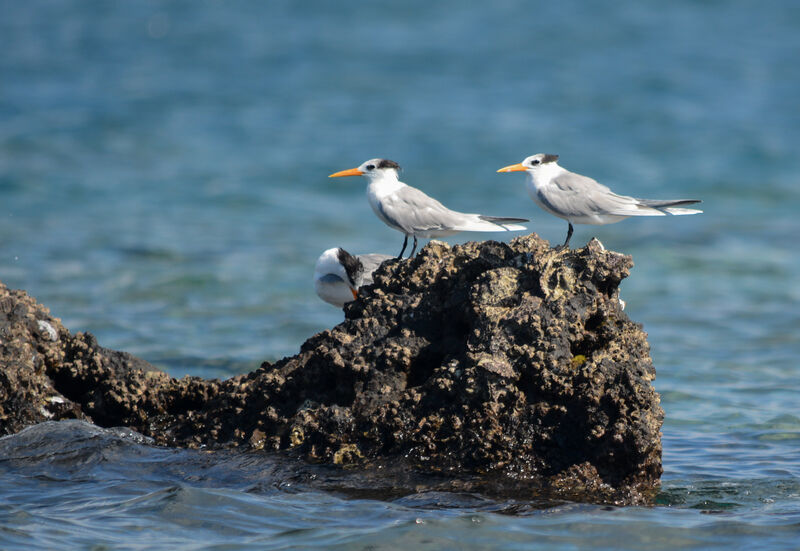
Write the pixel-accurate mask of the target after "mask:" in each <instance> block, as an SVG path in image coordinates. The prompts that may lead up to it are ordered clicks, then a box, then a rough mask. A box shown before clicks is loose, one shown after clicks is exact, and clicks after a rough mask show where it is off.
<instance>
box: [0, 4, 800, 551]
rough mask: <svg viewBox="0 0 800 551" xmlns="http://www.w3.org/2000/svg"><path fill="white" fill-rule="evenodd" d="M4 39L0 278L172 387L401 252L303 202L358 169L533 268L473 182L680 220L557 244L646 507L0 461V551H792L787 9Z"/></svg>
mask: <svg viewBox="0 0 800 551" xmlns="http://www.w3.org/2000/svg"><path fill="white" fill-rule="evenodd" d="M0 44H1V45H2V54H1V55H0V281H3V282H4V283H6V284H7V285H9V286H10V287H12V288H23V289H25V290H27V291H28V292H30V293H31V294H32V295H33V296H35V297H36V298H37V299H38V300H40V301H41V302H42V303H43V304H45V305H47V306H49V307H50V309H51V311H52V312H53V314H54V315H56V316H58V317H60V318H61V319H62V320H63V322H64V323H65V325H66V326H67V327H69V328H70V329H71V330H72V331H79V330H84V331H91V332H92V333H94V334H95V335H97V337H98V339H99V341H100V342H101V344H103V345H104V346H107V347H110V348H115V349H123V350H127V351H130V352H132V353H134V354H136V355H138V356H141V357H143V358H144V359H147V360H148V361H150V362H152V363H154V364H156V365H158V366H159V367H161V368H163V369H165V370H167V371H168V372H169V373H171V374H173V375H175V376H182V375H185V374H192V375H201V376H205V377H228V376H230V375H233V374H236V373H243V372H247V371H250V370H252V369H254V368H255V367H256V366H258V364H259V363H260V362H261V361H262V360H265V359H267V360H275V359H278V358H280V357H282V356H285V355H291V354H293V353H295V352H296V351H297V350H298V348H299V345H300V344H301V343H302V342H303V341H304V340H305V339H306V338H307V337H309V336H310V335H312V334H314V333H315V332H317V331H320V330H322V329H324V328H327V327H331V326H333V325H335V324H336V323H338V322H339V321H340V320H341V318H342V314H341V312H339V311H337V310H336V309H334V308H332V307H330V306H329V305H327V304H325V303H323V302H321V301H320V300H319V299H318V298H317V297H316V296H315V294H314V292H313V287H312V285H311V273H312V270H313V265H314V261H315V260H316V257H317V256H318V255H319V254H320V252H322V250H324V249H326V248H328V247H332V246H342V247H344V248H346V249H348V250H350V251H351V252H354V253H360V252H382V253H387V254H395V253H397V252H398V251H399V248H400V245H401V242H402V240H401V236H400V234H398V233H397V232H394V231H393V230H391V229H389V228H387V227H386V226H384V225H383V224H382V223H381V222H380V221H379V220H378V219H377V218H376V217H375V216H374V215H373V213H372V212H371V210H370V208H369V206H368V204H367V202H366V198H365V193H364V191H365V185H364V182H363V180H361V179H358V178H342V179H333V180H332V179H328V178H327V177H326V176H327V175H328V174H330V173H331V172H334V171H337V170H342V169H346V168H351V167H354V166H357V165H358V164H360V163H361V162H362V161H364V160H366V159H368V158H371V157H376V156H381V157H387V158H391V159H393V160H395V161H397V162H399V163H400V164H401V165H402V166H403V167H404V171H403V179H404V180H405V181H407V182H408V183H411V184H412V185H416V186H418V187H420V188H422V189H424V190H425V191H426V192H428V193H429V194H431V195H433V196H435V197H437V198H438V199H440V200H442V201H443V202H444V203H445V204H447V205H448V206H450V207H452V208H456V209H459V210H465V211H479V212H483V213H486V214H490V215H501V216H524V217H529V218H531V219H532V221H531V223H530V225H529V227H530V228H531V229H532V230H534V231H536V232H537V233H538V234H539V235H541V236H543V237H545V238H546V239H549V240H550V241H551V242H552V243H560V242H561V241H562V240H563V238H564V235H565V232H566V223H565V222H564V221H562V220H559V219H556V218H553V217H550V216H549V215H547V214H546V213H544V212H542V211H541V210H539V209H538V207H536V206H535V205H534V204H533V203H532V202H531V201H530V200H529V199H528V197H527V194H526V192H525V189H524V177H523V176H522V175H519V174H496V173H495V171H496V170H497V169H498V168H500V167H502V166H505V165H508V164H512V163H516V162H519V161H520V160H522V159H523V158H524V157H525V156H527V155H530V154H533V153H536V152H548V153H557V154H559V155H560V156H561V164H562V165H563V166H565V167H567V168H569V169H571V170H574V171H577V172H581V173H584V174H588V175H591V176H592V177H594V178H596V179H598V180H599V181H600V182H602V183H605V184H607V185H610V186H611V187H613V188H614V189H615V190H616V191H618V192H621V193H625V194H630V195H636V196H640V197H652V198H682V197H689V198H700V199H703V201H704V203H703V205H702V208H703V209H704V210H705V213H704V214H702V215H700V216H692V217H681V218H652V219H636V220H626V221H624V222H621V223H619V224H616V225H611V226H603V227H592V226H577V227H576V231H575V236H574V237H573V241H572V243H573V245H575V246H580V245H582V244H583V243H585V242H586V241H588V240H589V238H591V237H592V236H597V237H598V238H599V239H600V240H601V241H602V242H603V243H604V244H605V245H606V247H608V248H612V249H614V250H618V251H622V252H625V253H627V254H631V255H633V257H634V261H635V263H636V266H635V268H634V269H633V272H632V274H631V276H630V278H629V279H627V280H626V281H625V282H623V285H622V298H623V299H624V300H626V302H627V309H626V312H627V313H628V315H629V316H630V317H631V318H632V319H634V320H635V321H638V322H641V323H643V324H644V328H645V330H646V331H647V332H648V333H649V341H650V344H651V349H652V350H651V352H652V356H653V359H654V362H655V365H656V368H657V370H658V378H657V380H656V382H655V385H656V388H657V390H658V391H659V392H660V393H661V396H662V405H663V407H664V410H665V412H666V420H665V423H664V428H663V433H664V469H665V472H664V477H663V491H662V493H661V494H660V496H659V502H660V503H661V504H662V506H658V507H654V508H603V507H597V506H588V505H573V504H565V505H562V506H557V507H553V508H550V509H546V510H535V511H534V510H527V509H526V508H525V506H524V504H523V505H521V506H520V505H519V504H513V505H509V504H508V503H502V502H491V500H489V503H486V502H484V501H481V499H482V498H479V497H476V496H471V497H469V499H467V498H466V497H464V496H458V495H433V496H430V495H426V494H423V495H411V496H405V497H402V498H395V499H388V500H376V499H357V498H352V497H348V496H342V495H339V494H337V493H335V492H333V493H331V492H319V491H315V490H313V489H309V490H303V491H294V490H290V489H289V488H286V487H285V486H284V485H282V484H278V483H275V484H273V482H274V481H272V482H270V484H272V485H267V486H266V487H265V486H263V485H261V486H259V485H256V486H255V487H254V486H253V485H252V481H251V477H250V474H248V473H250V472H252V471H249V470H248V469H247V468H242V474H241V477H237V474H236V472H237V470H236V469H233V470H232V472H229V471H228V470H227V469H225V470H224V473H223V472H220V471H221V470H223V469H217V470H215V469H214V468H210V472H209V473H207V472H206V471H208V470H209V469H208V468H207V467H205V466H204V465H206V463H204V462H203V461H201V460H200V458H201V457H202V455H201V454H198V452H190V451H164V450H157V449H154V448H151V447H149V446H147V445H146V444H145V443H135V442H134V443H131V444H130V445H126V446H121V447H120V449H121V450H122V451H121V452H120V453H119V454H112V455H108V456H106V455H104V454H102V453H100V452H95V450H94V448H92V447H91V446H87V447H86V449H84V452H83V453H88V454H89V455H90V456H91V457H94V458H95V460H93V461H89V460H86V459H85V456H84V455H81V452H79V451H76V452H75V455H74V456H67V457H68V458H69V457H72V459H71V461H72V462H71V463H70V460H69V459H64V458H59V456H57V455H52V454H51V455H47V454H46V455H45V456H44V457H43V458H42V457H39V458H37V459H36V460H35V461H34V460H33V459H31V458H28V460H20V459H13V458H10V457H5V458H3V457H0V488H3V489H2V490H0V501H1V502H2V505H0V548H3V549H28V548H31V547H38V548H42V549H47V548H51V547H52V546H53V545H55V544H56V543H57V544H59V545H64V546H66V547H67V548H79V547H87V548H88V547H89V546H90V544H91V543H96V544H98V545H105V546H107V547H108V548H115V549H116V548H120V549H136V548H147V547H153V546H156V547H170V548H175V549H178V548H180V549H201V548H212V547H213V546H217V547H216V548H219V549H243V548H265V547H270V546H272V547H281V546H284V547H313V546H317V547H327V546H335V545H339V546H341V548H367V547H369V546H372V548H378V549H383V548H386V549H388V548H408V547H411V546H415V547H417V548H420V549H422V548H430V549H439V548H446V547H449V548H468V547H469V546H472V547H473V548H476V549H477V548H486V547H492V548H498V549H522V548H526V549H527V548H536V547H537V546H538V547H540V548H543V549H544V548H553V547H554V546H562V547H569V548H575V547H583V546H586V547H595V548H601V547H606V548H619V547H623V546H624V547H630V548H642V547H648V548H663V549H675V548H681V547H683V548H689V547H695V548H712V547H717V548H728V549H729V548H732V547H738V548H743V549H745V548H746V549H752V548H761V549H782V548H797V547H800V544H798V543H796V542H800V414H799V413H798V409H799V408H798V406H800V377H799V375H800V368H798V358H800V275H798V274H800V255H798V252H797V251H798V250H799V249H800V247H798V238H800V216H798V212H800V156H798V147H800V146H798V144H800V62H798V56H799V55H800V3H798V2H795V1H793V0H784V1H780V0H775V1H770V2H761V3H757V4H755V3H753V2H745V1H744V0H733V1H728V2H721V1H703V2H690V1H688V0H683V1H676V2H669V3H658V2H649V1H645V2H639V3H629V4H621V3H615V4H610V3H595V2H578V1H565V2H558V3H555V2H553V3H538V2H522V1H498V2H493V3H492V4H491V6H489V5H488V4H487V5H467V4H464V3H461V2H455V1H452V0H445V1H442V2H422V1H415V0H411V1H405V2H402V3H399V2H396V3H388V2H371V3H360V2H353V1H349V0H347V1H339V2H322V1H309V2H284V1H275V2H236V3H228V2H212V1H202V2H188V1H183V2H181V1H176V2H170V3H159V2H153V1H142V2H101V1H96V2H92V1H77V0H61V1H51V2H45V1H30V2H17V1H12V0H0ZM495 237H497V235H490V234H485V235H480V234H475V235H466V236H465V235H460V236H455V237H453V238H450V239H448V241H450V242H452V243H457V242H462V241H465V240H467V239H473V238H478V239H486V238H495ZM54 434H55V435H62V436H63V437H64V438H69V435H70V434H72V433H71V432H69V431H59V430H57V429H54ZM11 438H17V437H11ZM65 445H67V444H65ZM72 445H73V446H74V447H75V448H76V450H79V449H81V448H80V446H79V445H78V443H76V442H72ZM19 453H23V452H21V451H20V452H19ZM98 453H99V454H100V455H99V456H98V455H97V454H98ZM23 455H24V454H23ZM25 457H27V456H25ZM81 458H83V459H81ZM63 461H67V463H68V465H67V466H64V465H62V464H61V463H62V462H63ZM264 461H266V460H264ZM176 463H177V465H179V466H182V467H175V466H174V465H175V464H176ZM212 465H213V463H212ZM56 467H58V468H64V469H66V471H65V472H66V473H67V474H66V475H65V476H49V475H48V473H49V472H50V471H51V470H52V469H54V468H56ZM84 467H85V468H84ZM257 471H258V469H256V472H257ZM143 473H144V474H143ZM270 480H272V479H270ZM254 488H255V489H254ZM509 510H514V511H517V513H516V514H508V512H509ZM132 534H137V537H133V536H132ZM138 534H145V535H146V537H144V539H137V538H138V537H139V536H138Z"/></svg>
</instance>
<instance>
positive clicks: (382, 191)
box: [367, 170, 405, 196]
mask: <svg viewBox="0 0 800 551" xmlns="http://www.w3.org/2000/svg"><path fill="white" fill-rule="evenodd" d="M404 186H405V184H404V183H403V182H401V181H400V180H399V179H398V178H397V173H396V172H395V171H393V170H392V171H387V172H385V173H383V174H381V175H379V176H375V177H374V178H372V179H370V181H369V185H368V186H367V192H368V193H370V194H374V195H379V196H384V195H388V194H390V193H394V192H395V191H397V190H398V189H400V188H402V187H404Z"/></svg>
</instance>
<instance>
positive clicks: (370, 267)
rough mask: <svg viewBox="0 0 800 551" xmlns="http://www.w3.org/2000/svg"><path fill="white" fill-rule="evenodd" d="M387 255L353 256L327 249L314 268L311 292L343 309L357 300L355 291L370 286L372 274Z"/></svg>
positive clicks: (343, 251) (341, 250) (339, 249)
mask: <svg viewBox="0 0 800 551" xmlns="http://www.w3.org/2000/svg"><path fill="white" fill-rule="evenodd" d="M390 258H392V257H391V256H389V255H388V254H359V255H355V256H354V255H352V254H350V253H348V252H347V251H346V250H344V249H342V248H341V247H335V248H333V249H328V250H327V251H325V252H324V253H322V254H321V255H320V257H319V258H318V259H317V264H316V266H314V289H315V290H316V291H317V295H318V296H319V298H321V299H322V300H324V301H325V302H327V303H329V304H333V305H334V306H338V307H339V308H341V307H343V306H344V305H345V303H347V302H350V301H351V300H355V299H356V298H357V297H358V289H359V288H361V287H363V286H364V285H371V284H372V273H373V272H374V271H375V270H377V269H378V266H380V265H381V263H382V262H383V261H384V260H388V259H390Z"/></svg>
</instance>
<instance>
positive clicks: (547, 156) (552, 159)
mask: <svg viewBox="0 0 800 551" xmlns="http://www.w3.org/2000/svg"><path fill="white" fill-rule="evenodd" d="M557 160H558V155H551V154H550V153H546V154H545V156H544V158H543V159H542V164H544V163H554V162H556V161H557Z"/></svg>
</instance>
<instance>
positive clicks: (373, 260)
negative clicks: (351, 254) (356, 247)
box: [358, 253, 394, 287]
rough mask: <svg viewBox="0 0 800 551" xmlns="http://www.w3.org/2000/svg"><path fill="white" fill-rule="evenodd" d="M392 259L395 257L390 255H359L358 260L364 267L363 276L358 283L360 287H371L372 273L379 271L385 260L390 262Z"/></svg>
mask: <svg viewBox="0 0 800 551" xmlns="http://www.w3.org/2000/svg"><path fill="white" fill-rule="evenodd" d="M390 258H394V257H393V256H390V255H388V254H376V253H371V254H360V255H358V260H360V261H361V265H362V266H363V267H364V272H363V273H362V274H361V281H360V282H359V283H358V286H359V287H361V286H362V285H371V284H372V273H373V272H374V271H375V270H377V269H378V266H380V265H381V264H382V263H383V261H384V260H389V259H390Z"/></svg>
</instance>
